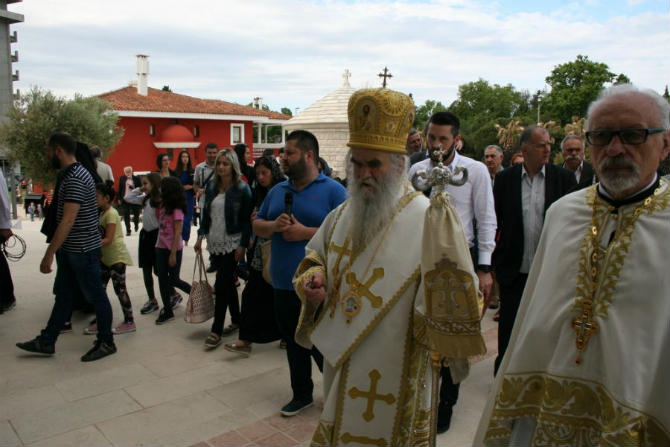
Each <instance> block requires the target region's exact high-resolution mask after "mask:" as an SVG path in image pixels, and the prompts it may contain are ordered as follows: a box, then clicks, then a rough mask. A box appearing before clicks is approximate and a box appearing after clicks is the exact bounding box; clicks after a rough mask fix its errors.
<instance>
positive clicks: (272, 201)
mask: <svg viewBox="0 0 670 447" xmlns="http://www.w3.org/2000/svg"><path fill="white" fill-rule="evenodd" d="M318 159H319V143H318V141H317V140H316V137H315V136H314V135H312V134H311V133H310V132H307V131H305V130H295V131H293V132H291V133H290V134H289V136H288V138H287V141H286V149H285V151H284V153H283V154H282V158H281V162H282V169H283V170H284V173H285V174H286V175H287V176H288V178H289V179H288V180H287V181H284V182H282V183H279V184H278V185H276V186H275V187H274V188H272V189H271V190H270V192H269V193H268V195H267V197H266V198H265V201H264V202H263V205H262V206H261V209H260V210H259V211H258V215H257V216H256V220H254V223H253V228H254V232H255V233H256V234H258V235H259V236H261V237H265V238H270V237H272V262H271V263H270V275H271V276H272V283H273V286H274V289H275V312H276V314H277V323H278V325H279V330H280V332H281V333H282V336H283V338H284V340H286V343H287V347H286V356H287V358H288V365H289V370H290V373H291V388H292V390H293V399H292V400H291V401H290V402H289V403H288V404H286V405H285V406H284V407H283V408H282V409H281V414H282V415H284V416H293V415H295V414H298V413H299V412H300V411H302V410H303V409H305V408H307V407H309V406H311V405H312V402H313V398H312V391H313V389H314V384H313V382H312V364H311V360H310V356H312V357H314V360H315V361H316V363H317V365H318V366H319V369H322V367H323V357H322V356H321V353H319V351H317V350H316V348H313V349H312V350H309V349H305V348H303V347H301V346H300V345H298V344H296V342H295V340H294V335H295V329H296V327H297V325H298V317H299V316H300V299H299V298H298V296H297V295H296V293H295V291H294V290H293V284H292V280H293V274H294V273H295V270H296V268H297V267H298V264H300V261H301V260H302V258H303V257H304V256H305V245H307V242H308V241H309V240H310V239H311V238H312V236H313V235H314V233H316V231H317V230H318V229H319V226H320V225H321V223H322V222H323V220H324V219H325V218H326V216H327V215H328V213H330V212H331V211H332V210H333V209H335V208H336V207H337V206H338V205H340V204H341V203H342V202H344V200H345V199H346V190H345V189H344V187H342V185H340V184H339V183H337V182H336V181H335V180H333V179H331V178H329V177H326V176H324V175H323V174H319V169H318V167H317V161H318Z"/></svg>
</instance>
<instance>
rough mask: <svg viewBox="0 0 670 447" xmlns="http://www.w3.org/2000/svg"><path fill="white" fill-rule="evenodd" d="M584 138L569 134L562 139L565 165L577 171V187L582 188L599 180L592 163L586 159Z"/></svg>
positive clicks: (566, 167)
mask: <svg viewBox="0 0 670 447" xmlns="http://www.w3.org/2000/svg"><path fill="white" fill-rule="evenodd" d="M584 146H585V142H584V138H582V137H581V136H580V135H567V136H566V137H565V138H563V141H561V154H563V167H564V168H565V169H568V170H570V171H572V172H574V173H575V179H576V180H577V187H576V188H575V189H582V188H586V187H588V186H591V185H593V184H594V183H595V182H596V181H597V180H596V179H595V173H594V172H593V166H591V163H589V162H587V161H584Z"/></svg>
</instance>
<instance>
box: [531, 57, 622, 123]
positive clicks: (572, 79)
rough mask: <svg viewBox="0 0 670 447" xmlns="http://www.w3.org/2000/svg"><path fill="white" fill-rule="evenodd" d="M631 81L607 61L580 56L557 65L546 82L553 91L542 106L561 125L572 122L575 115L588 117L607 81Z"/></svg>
mask: <svg viewBox="0 0 670 447" xmlns="http://www.w3.org/2000/svg"><path fill="white" fill-rule="evenodd" d="M615 80H616V81H617V82H628V81H630V80H629V79H628V77H627V76H626V75H624V74H619V75H616V74H615V73H612V72H611V71H610V70H609V67H608V66H607V64H604V63H602V62H594V61H591V60H589V58H588V56H582V55H581V54H580V55H578V56H577V59H576V60H574V61H573V62H566V63H564V64H560V65H557V66H556V67H554V69H553V70H552V71H551V74H550V75H549V76H547V77H546V78H545V81H546V82H547V84H549V86H550V87H551V91H550V92H549V94H548V95H547V97H546V98H545V99H544V100H543V101H542V109H543V110H544V111H546V112H548V114H549V116H551V118H552V119H555V120H559V121H560V123H561V124H562V125H565V124H567V123H569V122H570V120H571V118H572V116H573V115H579V116H586V109H587V108H588V106H589V104H590V103H591V101H593V100H594V99H596V97H597V96H598V93H599V92H600V90H602V89H603V87H605V86H606V84H609V83H612V82H614V81H615Z"/></svg>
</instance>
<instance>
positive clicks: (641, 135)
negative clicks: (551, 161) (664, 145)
mask: <svg viewBox="0 0 670 447" xmlns="http://www.w3.org/2000/svg"><path fill="white" fill-rule="evenodd" d="M665 131H666V129H663V128H662V127H654V128H652V129H619V130H612V129H599V130H591V131H589V132H586V141H588V142H589V144H592V145H594V146H607V145H608V144H610V142H611V141H612V138H614V135H617V136H618V137H619V140H620V141H621V142H622V143H623V144H631V145H638V144H642V143H644V142H645V141H647V137H648V136H649V135H651V134H653V133H661V132H665Z"/></svg>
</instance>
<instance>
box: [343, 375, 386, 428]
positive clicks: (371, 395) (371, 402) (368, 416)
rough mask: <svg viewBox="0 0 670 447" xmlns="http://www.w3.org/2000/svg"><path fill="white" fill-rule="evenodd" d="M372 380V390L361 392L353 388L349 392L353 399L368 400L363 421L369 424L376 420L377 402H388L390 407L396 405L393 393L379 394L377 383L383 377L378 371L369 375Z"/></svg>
mask: <svg viewBox="0 0 670 447" xmlns="http://www.w3.org/2000/svg"><path fill="white" fill-rule="evenodd" d="M368 377H369V378H370V389H369V390H368V391H361V390H359V389H358V388H356V387H353V388H351V389H350V390H349V397H351V398H352V399H358V398H359V397H362V398H365V399H367V400H368V403H367V406H366V407H365V411H364V412H363V419H365V420H366V421H367V422H370V421H371V420H373V419H374V418H375V413H374V406H375V401H377V400H381V401H382V402H386V403H387V404H388V405H392V404H393V403H395V397H394V396H393V394H392V393H388V394H377V382H379V379H381V378H382V375H381V374H380V373H379V371H377V370H376V369H373V370H372V371H370V372H369V373H368Z"/></svg>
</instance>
